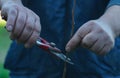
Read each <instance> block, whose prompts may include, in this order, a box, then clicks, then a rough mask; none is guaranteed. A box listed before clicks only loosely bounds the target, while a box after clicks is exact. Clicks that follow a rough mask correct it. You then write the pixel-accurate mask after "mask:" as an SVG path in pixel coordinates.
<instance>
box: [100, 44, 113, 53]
mask: <svg viewBox="0 0 120 78" xmlns="http://www.w3.org/2000/svg"><path fill="white" fill-rule="evenodd" d="M110 50H111V47H110V46H109V45H104V46H103V48H102V50H101V51H100V52H99V55H106V54H107V53H108V52H109V51H110Z"/></svg>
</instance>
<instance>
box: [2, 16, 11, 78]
mask: <svg viewBox="0 0 120 78" xmlns="http://www.w3.org/2000/svg"><path fill="white" fill-rule="evenodd" d="M5 25H6V22H5V21H4V20H2V19H1V17H0V78H8V73H9V71H8V70H5V69H4V67H3V63H4V60H5V56H6V53H7V50H8V48H9V45H10V43H11V41H10V39H9V33H8V32H7V31H6V30H5V28H4V26H5Z"/></svg>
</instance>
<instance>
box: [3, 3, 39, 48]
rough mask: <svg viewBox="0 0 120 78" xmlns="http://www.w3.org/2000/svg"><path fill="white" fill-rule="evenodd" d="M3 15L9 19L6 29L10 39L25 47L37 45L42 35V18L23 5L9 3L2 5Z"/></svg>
mask: <svg viewBox="0 0 120 78" xmlns="http://www.w3.org/2000/svg"><path fill="white" fill-rule="evenodd" d="M1 15H2V16H4V17H7V20H6V21H7V24H6V29H7V31H8V32H10V38H11V39H12V40H16V41H17V42H20V43H24V44H25V47H31V46H32V45H33V44H35V41H36V39H37V38H38V37H39V35H40V31H41V25H40V18H39V16H38V15H36V14H35V13H34V12H33V11H31V10H30V9H28V8H26V7H24V6H23V5H22V4H20V3H17V2H14V1H8V2H6V3H4V4H3V5H2V8H1Z"/></svg>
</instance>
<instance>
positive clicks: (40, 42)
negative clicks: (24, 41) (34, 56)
mask: <svg viewBox="0 0 120 78" xmlns="http://www.w3.org/2000/svg"><path fill="white" fill-rule="evenodd" d="M36 45H37V46H39V48H41V49H43V50H45V51H46V52H49V53H51V54H53V55H55V56H56V57H58V58H60V59H61V60H63V61H65V62H67V63H69V64H74V63H73V62H72V61H71V59H70V58H69V57H67V56H66V55H64V54H63V53H62V51H61V50H60V49H59V48H57V47H56V45H55V43H53V42H51V43H49V42H48V41H46V40H45V39H43V38H41V37H39V38H38V39H37V40H36Z"/></svg>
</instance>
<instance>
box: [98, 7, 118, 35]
mask: <svg viewBox="0 0 120 78" xmlns="http://www.w3.org/2000/svg"><path fill="white" fill-rule="evenodd" d="M98 20H100V21H103V22H104V23H106V24H107V25H108V26H109V27H110V29H111V30H112V32H113V35H114V37H117V36H119V35H120V6H119V5H114V6H111V7H109V8H108V9H107V10H106V12H105V13H104V15H103V16H101V17H100V19H98Z"/></svg>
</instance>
